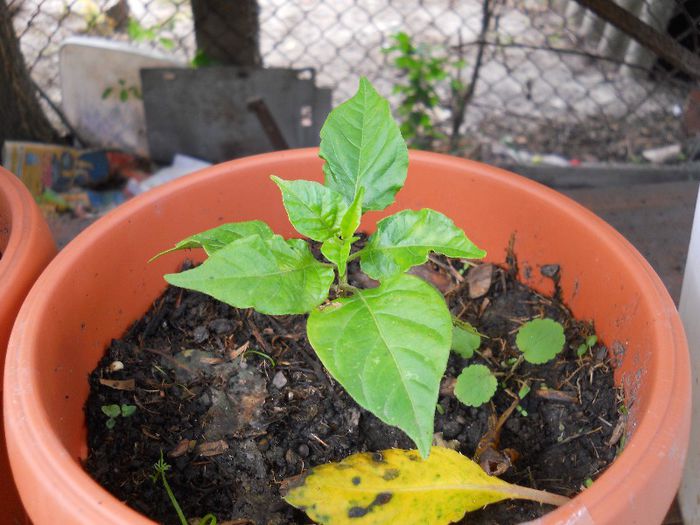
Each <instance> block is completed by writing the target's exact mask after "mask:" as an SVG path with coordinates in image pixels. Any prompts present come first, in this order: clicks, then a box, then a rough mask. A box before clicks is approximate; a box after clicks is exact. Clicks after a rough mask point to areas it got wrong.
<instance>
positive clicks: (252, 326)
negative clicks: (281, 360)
mask: <svg viewBox="0 0 700 525" xmlns="http://www.w3.org/2000/svg"><path fill="white" fill-rule="evenodd" d="M251 314H252V310H249V311H248V315H246V319H245V322H246V324H247V325H248V328H249V329H250V332H251V333H252V334H253V337H254V338H255V340H256V341H257V342H258V344H259V345H260V347H261V348H262V349H263V350H264V351H265V353H266V354H268V355H273V352H272V348H270V345H269V344H268V342H267V340H265V338H264V337H263V336H262V334H261V333H260V330H258V327H257V326H255V322H254V321H253V319H251Z"/></svg>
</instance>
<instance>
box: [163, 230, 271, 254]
mask: <svg viewBox="0 0 700 525" xmlns="http://www.w3.org/2000/svg"><path fill="white" fill-rule="evenodd" d="M251 235H258V236H260V237H262V238H263V239H270V238H271V237H272V236H273V235H274V232H273V231H272V230H271V229H270V227H269V226H268V225H267V224H265V223H264V222H262V221H245V222H230V223H227V224H222V225H221V226H217V227H216V228H212V229H210V230H206V231H203V232H201V233H196V234H194V235H191V236H190V237H187V238H186V239H183V240H181V241H180V242H179V243H177V244H176V245H175V246H173V247H172V248H170V249H168V250H165V251H162V252H160V253H159V254H157V255H155V256H154V257H153V258H152V259H151V261H152V260H154V259H157V258H158V257H160V256H161V255H165V254H166V253H170V252H174V251H177V250H185V249H188V248H204V251H205V252H207V254H208V255H211V254H212V253H214V252H215V251H217V250H220V249H221V248H223V247H224V246H226V245H227V244H229V243H232V242H233V241H237V240H238V239H242V238H244V237H250V236H251Z"/></svg>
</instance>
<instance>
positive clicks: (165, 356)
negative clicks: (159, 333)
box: [144, 348, 191, 373]
mask: <svg viewBox="0 0 700 525" xmlns="http://www.w3.org/2000/svg"><path fill="white" fill-rule="evenodd" d="M144 350H145V351H146V352H149V353H151V354H156V355H159V356H161V357H162V358H163V359H166V360H167V361H169V362H170V363H172V364H173V365H174V366H176V367H177V368H181V369H182V370H185V371H186V372H188V373H189V372H191V370H190V369H189V368H187V367H186V366H185V365H183V364H182V363H181V362H180V361H178V360H177V359H175V358H174V357H173V356H171V355H170V354H166V353H165V352H163V351H162V350H156V349H155V348H144ZM159 370H160V369H159ZM161 372H162V370H161Z"/></svg>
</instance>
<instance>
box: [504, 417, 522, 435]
mask: <svg viewBox="0 0 700 525" xmlns="http://www.w3.org/2000/svg"><path fill="white" fill-rule="evenodd" d="M505 426H506V428H507V429H508V430H510V431H511V432H513V433H514V434H517V433H518V432H520V418H517V417H511V418H508V421H506V425H505Z"/></svg>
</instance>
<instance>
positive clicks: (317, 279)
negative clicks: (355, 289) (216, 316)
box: [165, 235, 334, 315]
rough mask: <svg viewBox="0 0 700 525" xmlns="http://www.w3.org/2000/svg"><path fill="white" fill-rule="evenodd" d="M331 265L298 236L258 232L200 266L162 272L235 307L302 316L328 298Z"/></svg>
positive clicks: (171, 280) (174, 281) (168, 278)
mask: <svg viewBox="0 0 700 525" xmlns="http://www.w3.org/2000/svg"><path fill="white" fill-rule="evenodd" d="M333 277H334V273H333V269H332V268H331V267H330V266H329V265H327V264H323V263H321V262H318V261H317V260H316V259H314V256H313V254H312V253H311V250H309V247H308V245H307V244H306V243H305V242H304V241H303V240H301V239H290V240H289V241H285V240H284V239H283V238H282V237H280V236H279V235H275V236H273V237H271V238H269V239H263V238H262V237H260V236H259V235H253V236H249V237H244V238H242V239H238V240H236V241H233V242H232V243H230V244H228V245H226V246H225V247H223V248H222V249H220V250H217V251H215V252H214V253H212V254H211V256H210V257H209V258H208V259H207V260H206V261H205V262H204V263H203V264H201V265H200V266H197V267H196V268H193V269H192V270H188V271H186V272H181V273H173V274H168V275H166V276H165V280H166V281H168V282H169V283H170V284H172V285H175V286H180V287H182V288H188V289H190V290H197V291H199V292H203V293H206V294H208V295H211V296H212V297H214V298H216V299H218V300H220V301H223V302H225V303H228V304H230V305H231V306H236V307H238V308H255V309H256V310H257V311H259V312H261V313H264V314H269V315H285V314H302V313H306V312H308V311H310V310H311V309H312V308H314V307H315V306H318V305H319V304H321V303H322V302H323V301H324V300H325V299H326V297H327V296H328V289H329V287H330V285H331V283H332V281H333Z"/></svg>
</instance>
